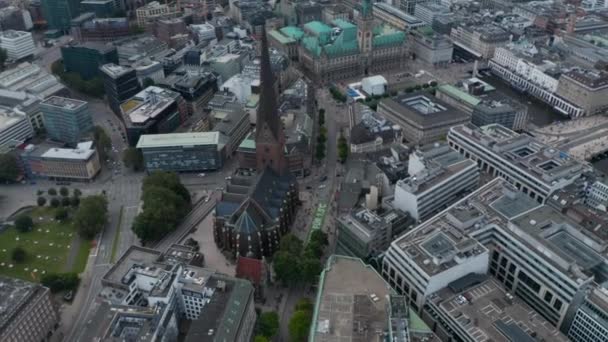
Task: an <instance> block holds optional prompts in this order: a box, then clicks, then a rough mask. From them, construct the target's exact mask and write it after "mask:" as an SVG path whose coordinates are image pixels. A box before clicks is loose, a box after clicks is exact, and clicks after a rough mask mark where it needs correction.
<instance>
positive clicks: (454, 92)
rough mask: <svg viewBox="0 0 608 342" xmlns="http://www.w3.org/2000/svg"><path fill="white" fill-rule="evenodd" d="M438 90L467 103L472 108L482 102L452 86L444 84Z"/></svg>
mask: <svg viewBox="0 0 608 342" xmlns="http://www.w3.org/2000/svg"><path fill="white" fill-rule="evenodd" d="M438 90H439V91H441V92H444V93H446V94H448V95H449V96H451V97H454V98H456V99H458V100H460V101H462V102H465V103H467V104H468V105H470V106H477V105H478V104H479V102H481V101H480V100H479V99H478V98H476V97H475V96H472V95H469V94H468V93H467V92H465V91H462V90H460V89H458V88H456V87H454V86H453V85H450V84H442V85H440V86H439V88H438Z"/></svg>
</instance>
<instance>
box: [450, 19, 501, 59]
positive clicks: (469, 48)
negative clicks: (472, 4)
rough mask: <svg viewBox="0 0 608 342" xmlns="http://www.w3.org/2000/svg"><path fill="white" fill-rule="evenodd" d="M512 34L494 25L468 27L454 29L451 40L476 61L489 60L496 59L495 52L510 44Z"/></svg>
mask: <svg viewBox="0 0 608 342" xmlns="http://www.w3.org/2000/svg"><path fill="white" fill-rule="evenodd" d="M509 36H510V33H509V32H508V31H506V30H505V29H503V28H502V27H500V26H498V25H494V24H484V25H477V26H476V25H466V24H461V25H458V26H456V27H453V28H452V31H451V32H450V38H452V41H453V42H454V45H455V46H457V47H459V48H461V49H463V50H464V51H466V52H467V53H468V54H470V55H471V57H473V58H475V59H484V60H488V59H491V58H492V57H494V50H495V49H496V48H498V47H502V46H504V45H507V43H509V39H510V38H509Z"/></svg>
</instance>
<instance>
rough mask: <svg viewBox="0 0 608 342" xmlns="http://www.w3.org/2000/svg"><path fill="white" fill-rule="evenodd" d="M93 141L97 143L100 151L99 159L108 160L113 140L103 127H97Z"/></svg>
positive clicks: (94, 130)
mask: <svg viewBox="0 0 608 342" xmlns="http://www.w3.org/2000/svg"><path fill="white" fill-rule="evenodd" d="M93 141H95V146H97V150H98V151H99V157H100V158H101V159H102V160H106V159H107V158H108V151H110V150H111V149H112V140H110V137H108V134H107V133H106V131H104V129H103V128H102V127H101V126H95V128H94V129H93Z"/></svg>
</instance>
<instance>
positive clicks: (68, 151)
mask: <svg viewBox="0 0 608 342" xmlns="http://www.w3.org/2000/svg"><path fill="white" fill-rule="evenodd" d="M94 153H95V150H93V149H90V148H89V149H84V148H57V147H52V148H49V149H48V150H47V151H46V152H44V153H43V154H42V157H43V158H49V159H68V160H88V159H89V158H91V156H92V155H93V154H94Z"/></svg>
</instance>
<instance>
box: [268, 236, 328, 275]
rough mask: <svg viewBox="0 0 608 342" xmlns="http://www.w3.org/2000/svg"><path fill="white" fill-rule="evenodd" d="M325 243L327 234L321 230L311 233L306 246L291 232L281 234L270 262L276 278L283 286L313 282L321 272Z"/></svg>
mask: <svg viewBox="0 0 608 342" xmlns="http://www.w3.org/2000/svg"><path fill="white" fill-rule="evenodd" d="M327 245H328V240H327V234H325V233H324V232H323V231H321V230H315V231H313V232H312V233H311V237H310V241H309V242H308V244H307V245H306V247H304V246H303V244H302V240H300V239H298V238H297V237H296V236H295V235H293V234H287V235H285V236H283V238H281V242H280V246H279V250H278V251H277V252H276V253H275V254H274V256H273V262H272V264H273V268H274V272H275V275H276V279H277V280H278V281H280V282H281V283H282V284H283V285H284V286H293V285H298V284H312V283H314V282H315V281H316V279H317V276H318V275H319V274H320V273H321V270H322V266H321V256H322V255H323V250H324V249H325V247H326V246H327Z"/></svg>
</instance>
